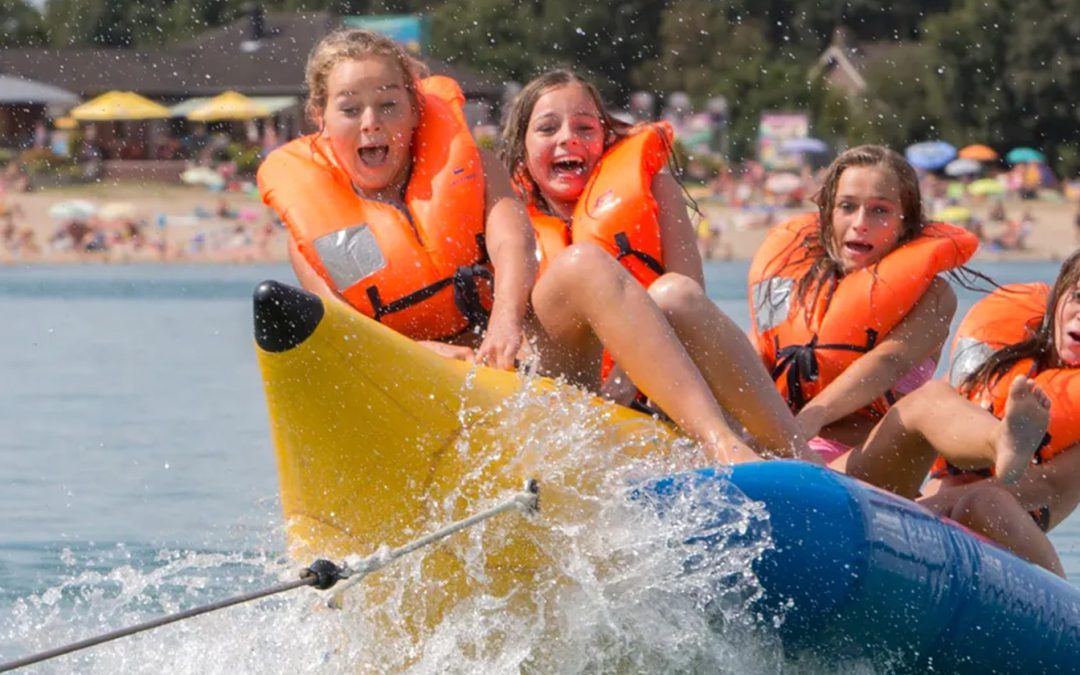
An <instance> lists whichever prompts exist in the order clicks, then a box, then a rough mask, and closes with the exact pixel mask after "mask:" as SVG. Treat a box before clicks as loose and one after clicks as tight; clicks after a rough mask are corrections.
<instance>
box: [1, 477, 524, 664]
mask: <svg viewBox="0 0 1080 675" xmlns="http://www.w3.org/2000/svg"><path fill="white" fill-rule="evenodd" d="M539 493H540V488H539V484H538V483H537V482H536V481H535V480H532V479H530V480H528V481H527V482H526V484H525V489H524V491H523V492H520V493H518V494H515V495H514V496H512V497H510V498H509V499H507V500H506V501H504V502H502V503H500V504H497V505H496V506H493V507H491V508H490V509H487V510H485V511H481V512H479V513H476V514H473V515H471V516H469V517H468V518H464V519H462V520H458V521H455V522H453V523H450V524H449V525H447V526H446V527H443V528H442V529H439V530H436V531H434V532H432V533H430V534H427V535H424V536H423V537H420V538H419V539H416V540H414V541H411V542H409V543H408V544H405V545H404V546H401V547H399V548H396V549H393V550H387V549H386V547H385V546H381V547H379V549H377V550H376V551H375V553H373V554H371V555H370V556H367V557H361V556H348V557H346V558H345V562H344V563H342V564H341V565H340V566H338V565H336V564H334V563H333V562H331V561H329V560H316V561H315V562H313V563H312V564H311V565H310V566H309V567H306V568H304V569H303V570H301V572H300V578H299V579H297V580H296V581H287V582H285V583H281V584H278V585H276V586H271V587H269V588H264V589H262V590H258V591H252V592H251V593H245V594H243V595H237V596H234V597H232V598H226V599H224V600H219V601H217V602H212V603H210V604H208V605H201V606H199V607H192V608H191V609H187V610H184V611H182V612H177V613H175V614H169V615H167V616H163V617H159V618H157V619H152V620H150V621H146V622H143V623H140V624H136V625H134V626H128V627H127V628H121V629H119V630H114V631H111V632H109V633H104V634H102V635H98V636H96V637H92V638H87V639H85V640H79V641H78V642H72V643H70V644H66V645H63V646H61V647H55V648H53V649H49V650H46V651H43V652H38V653H37V654H31V655H29V656H25V657H23V658H21V659H16V660H14V661H8V662H7V663H0V673H4V672H8V671H11V670H15V669H17V668H23V667H26V666H29V665H32V664H35V663H41V662H42V661H48V660H50V659H55V658H57V657H60V656H64V655H66V654H70V653H72V652H77V651H79V650H82V649H87V648H88V647H94V646H97V645H100V644H104V643H106V642H111V641H113V640H118V639H120V638H122V637H127V636H129V635H134V634H136V633H141V632H143V631H147V630H150V629H152V628H158V627H160V626H165V625H168V624H170V623H175V622H177V621H182V620H184V619H190V618H191V617H193V616H199V615H200V614H208V613H210V612H214V611H217V610H219V609H224V608H226V607H232V606H233V605H239V604H241V603H245V602H250V601H252V600H258V599H260V598H265V597H268V596H271V595H276V594H278V593H284V592H286V591H291V590H293V589H294V588H301V587H304V586H313V587H315V588H317V589H319V590H323V591H324V590H327V589H329V588H332V587H333V586H334V585H335V584H336V583H337V582H339V581H342V580H344V579H349V578H351V579H352V581H350V582H349V583H348V584H346V585H344V586H343V587H342V588H341V589H339V590H338V591H337V592H336V593H335V594H334V595H333V596H332V597H331V598H330V600H329V601H327V605H328V606H330V607H334V608H340V607H341V605H342V596H343V594H344V592H345V591H347V590H348V589H349V588H351V587H352V586H354V585H355V584H357V583H358V582H359V581H360V580H361V579H363V578H364V577H366V576H367V575H369V574H371V573H372V572H376V571H378V570H380V569H382V568H383V567H385V566H386V565H388V564H389V563H391V562H393V561H394V560H397V559H398V558H400V557H402V556H405V555H408V554H409V553H412V552H413V551H416V550H417V549H420V548H423V547H425V546H428V545H430V544H434V543H435V542H438V541H441V540H443V539H445V538H447V537H449V536H450V535H452V534H454V533H456V532H460V531H461V530H464V529H467V528H469V527H472V526H474V525H477V524H479V523H482V522H483V521H485V520H488V519H490V518H494V517H495V516H498V515H501V514H503V513H506V512H508V511H518V512H520V513H525V514H531V513H535V512H536V511H538V510H539V508H540V502H539V496H540V495H539Z"/></svg>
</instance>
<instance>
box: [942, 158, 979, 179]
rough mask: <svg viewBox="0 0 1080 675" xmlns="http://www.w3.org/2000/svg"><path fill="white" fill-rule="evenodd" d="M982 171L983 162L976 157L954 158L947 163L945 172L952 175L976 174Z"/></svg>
mask: <svg viewBox="0 0 1080 675" xmlns="http://www.w3.org/2000/svg"><path fill="white" fill-rule="evenodd" d="M980 171H982V164H980V163H979V162H978V161H976V160H974V159H964V158H963V157H961V158H960V159H954V160H953V161H951V162H949V163H948V164H946V165H945V173H946V174H948V175H950V176H974V175H975V174H977V173H979V172H980Z"/></svg>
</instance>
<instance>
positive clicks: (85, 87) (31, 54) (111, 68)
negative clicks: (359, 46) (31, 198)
mask: <svg viewBox="0 0 1080 675" xmlns="http://www.w3.org/2000/svg"><path fill="white" fill-rule="evenodd" d="M340 25H341V17H340V16H338V15H336V14H333V13H330V12H308V13H300V14H295V13H275V14H267V15H265V16H263V14H262V12H258V11H257V12H255V13H252V14H251V15H250V16H245V17H241V18H239V19H237V20H235V21H233V22H232V23H230V24H227V25H224V26H220V27H217V28H213V29H211V30H208V31H206V32H204V33H201V34H200V35H198V36H196V37H195V38H193V39H192V40H190V41H188V42H185V43H181V44H178V45H174V46H171V47H169V48H167V49H154V50H146V49H117V48H96V49H92V48H70V49H54V48H34V49H31V48H21V49H0V74H5V75H10V76H15V77H19V78H23V79H29V80H36V81H38V82H43V83H46V84H49V85H53V86H55V87H60V88H62V89H66V90H68V91H71V92H75V93H76V94H78V95H80V96H82V97H83V98H91V97H93V96H97V95H99V94H102V93H104V92H106V91H110V90H113V89H119V90H124V91H135V92H138V93H139V94H142V95H143V96H146V97H149V98H153V99H157V100H159V101H161V102H163V103H166V104H170V103H177V102H179V101H182V100H184V99H188V98H191V97H196V96H212V95H215V94H220V93H221V92H223V91H225V90H228V89H232V90H235V91H238V92H240V93H242V94H245V95H248V96H294V97H297V99H298V100H301V99H302V97H303V96H304V95H305V93H306V88H305V86H304V64H305V63H306V61H307V56H308V53H309V52H310V51H311V48H312V47H313V46H314V45H315V43H316V42H317V41H318V40H319V38H321V37H322V36H323V35H325V34H326V33H328V32H329V31H331V30H333V29H334V28H336V27H338V26H340ZM424 62H425V63H426V64H427V65H428V66H429V68H430V69H431V71H432V73H433V74H436V75H448V76H450V77H453V78H454V79H455V80H457V81H458V83H460V84H461V87H462V89H463V90H464V92H465V95H466V97H467V98H468V99H470V107H469V111H468V112H469V115H470V118H471V121H472V122H473V123H481V122H486V121H488V120H487V119H485V118H486V117H489V116H490V114H491V112H490V111H491V110H494V108H495V107H496V105H497V103H498V101H499V100H500V97H501V94H502V91H503V83H501V82H493V81H490V80H485V79H483V78H481V77H479V76H478V75H476V74H475V73H473V72H471V71H469V70H468V69H465V68H462V67H460V66H454V65H450V64H447V63H443V62H441V61H438V60H435V59H430V58H425V59H424ZM5 135H7V136H10V133H6V132H5V131H4V130H2V129H0V145H2V144H3V143H4V136H5Z"/></svg>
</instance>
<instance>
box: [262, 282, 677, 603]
mask: <svg viewBox="0 0 1080 675" xmlns="http://www.w3.org/2000/svg"><path fill="white" fill-rule="evenodd" d="M255 338H256V339H255V341H256V350H257V353H258V360H259V365H260V368H261V371H262V375H263V381H264V385H265V391H266V399H267V405H268V407H269V419H270V427H271V432H272V436H273V442H274V446H275V448H276V453H277V461H278V470H279V475H280V483H281V503H282V509H283V511H284V515H285V519H286V522H287V537H288V545H289V551H290V555H291V556H292V557H294V558H295V559H296V560H298V561H307V562H310V560H311V559H312V558H314V557H315V556H326V557H330V558H331V559H335V560H340V559H342V558H343V557H344V556H347V555H370V554H372V553H374V552H375V551H376V550H377V549H378V548H379V547H380V546H387V547H390V548H394V547H397V546H400V545H402V544H404V543H406V542H408V541H410V540H412V539H414V538H416V537H418V536H421V535H423V534H425V533H427V532H430V531H432V530H435V529H437V528H439V527H441V526H442V525H444V524H445V523H447V522H449V521H450V520H454V519H459V518H461V517H464V516H467V515H469V514H471V513H475V512H476V511H477V510H479V509H482V508H486V507H488V506H491V505H492V504H494V503H496V502H498V501H499V500H502V499H505V498H506V497H507V496H509V495H511V494H512V493H515V492H520V490H521V489H522V485H523V484H524V482H525V481H526V480H527V479H538V480H539V482H540V484H541V488H540V490H541V492H540V494H541V496H540V500H541V504H542V507H541V508H542V512H543V516H544V519H545V520H551V519H555V520H556V521H560V522H569V521H580V520H582V519H584V518H586V516H587V513H588V511H589V510H590V509H591V508H593V506H592V504H593V500H595V498H596V496H597V494H598V492H599V491H601V490H603V489H604V485H603V484H602V481H603V478H602V477H603V476H605V475H610V474H611V472H610V471H608V470H606V469H610V468H611V467H612V466H613V465H616V464H618V463H619V462H625V461H628V460H633V459H634V458H641V457H645V456H657V457H660V456H663V455H665V454H666V453H665V452H664V449H665V448H668V447H670V446H671V444H672V441H673V440H674V435H673V434H672V432H671V431H670V430H669V429H668V428H667V427H666V426H665V425H663V424H661V423H658V422H657V421H655V420H654V419H653V418H651V417H649V416H647V415H643V414H641V413H638V412H635V411H632V410H629V409H627V408H623V407H620V406H616V405H613V404H610V403H605V402H603V401H601V400H600V399H597V398H595V397H592V396H589V395H586V394H584V393H582V392H578V391H576V390H574V389H573V388H571V387H565V386H564V387H556V385H555V384H554V383H553V382H551V381H550V380H547V379H544V378H536V379H534V380H532V381H529V382H526V381H523V379H522V378H521V377H520V376H519V375H518V374H516V373H511V372H503V371H497V370H494V369H490V368H484V367H474V366H470V365H469V364H467V363H464V362H461V361H454V360H450V359H446V358H443V357H440V356H437V355H436V354H434V353H432V352H431V351H429V350H427V349H425V348H424V347H421V346H419V345H417V344H415V343H413V342H412V341H410V340H408V339H406V338H404V337H402V336H401V335H400V334H398V333H396V332H394V331H393V330H390V329H389V328H386V327H385V326H382V325H381V324H379V323H377V322H375V321H373V320H371V319H368V318H367V317H365V316H363V315H361V314H359V313H358V312H356V311H355V310H353V309H352V308H350V307H348V306H347V305H345V304H344V303H341V302H337V301H333V300H327V301H324V300H322V299H320V298H318V297H317V296H315V295H312V294H310V293H307V292H305V291H302V290H299V289H296V288H293V287H291V286H287V285H284V284H280V283H277V282H273V281H268V282H265V283H263V284H262V285H260V286H259V288H258V289H257V290H256V293H255ZM515 396H517V397H522V396H524V397H527V398H528V399H529V401H530V403H529V404H528V405H504V403H506V402H507V400H508V399H510V398H512V397H515ZM545 396H548V397H551V398H550V402H548V403H545ZM554 405H558V406H563V407H566V406H577V409H578V411H579V412H581V413H585V414H584V416H585V417H588V418H591V419H592V422H591V423H580V420H579V422H578V423H576V424H574V425H572V427H570V426H568V425H567V424H566V420H565V419H562V420H560V418H559V416H557V415H552V410H551V406H554ZM568 430H569V433H567V432H568ZM590 448H593V449H595V448H602V449H603V452H601V453H598V452H593V451H590V450H589V449H590ZM575 453H581V456H580V457H578V456H575ZM689 454H690V453H687V455H689ZM688 464H689V463H687V465H688ZM666 468H668V469H675V468H678V467H676V466H674V465H669V466H667V467H666ZM510 518H511V519H513V520H514V521H515V522H514V523H513V524H512V525H506V526H505V527H503V528H497V532H495V533H493V534H492V536H491V537H489V539H490V541H488V540H485V542H484V546H483V549H484V556H483V557H484V560H483V562H482V570H481V571H479V572H478V571H477V570H473V571H472V572H471V573H470V574H465V573H464V572H463V571H462V565H463V562H462V561H461V560H460V557H459V556H455V555H451V554H448V553H446V552H442V553H440V552H439V551H432V552H431V553H429V554H428V556H427V560H426V564H427V565H428V567H427V569H426V572H425V573H426V574H427V575H429V576H430V578H432V579H434V580H436V581H437V582H438V583H436V584H434V586H435V587H437V589H438V592H445V593H446V596H447V598H450V597H457V595H458V593H460V592H463V591H464V590H465V587H466V586H468V585H469V583H470V581H469V579H470V578H472V579H473V580H475V579H476V578H483V579H484V582H485V584H486V585H487V588H488V589H489V590H490V591H492V592H495V593H499V592H500V589H506V588H508V586H507V584H512V583H515V582H517V581H521V580H522V579H523V578H524V577H525V576H527V575H528V574H529V573H530V571H531V570H533V569H535V568H536V566H537V565H540V564H542V561H543V559H544V555H543V553H542V552H541V551H540V550H539V548H542V547H543V543H542V539H543V535H544V532H545V528H544V527H540V526H539V525H538V524H536V523H530V522H528V521H527V520H526V519H524V518H514V517H510ZM538 541H539V542H540V544H539V548H538ZM430 591H431V589H428V592H427V595H428V596H429V597H428V599H427V601H426V604H428V605H429V607H428V610H435V614H436V615H437V614H438V606H440V605H441V604H442V603H441V601H433V600H432V598H431V597H430V595H431V592H430ZM429 615H430V611H429ZM432 618H435V617H434V616H432Z"/></svg>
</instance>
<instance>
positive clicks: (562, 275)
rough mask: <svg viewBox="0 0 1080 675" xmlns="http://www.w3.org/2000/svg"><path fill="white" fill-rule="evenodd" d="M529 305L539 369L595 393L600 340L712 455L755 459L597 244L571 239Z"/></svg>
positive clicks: (673, 340)
mask: <svg viewBox="0 0 1080 675" xmlns="http://www.w3.org/2000/svg"><path fill="white" fill-rule="evenodd" d="M532 303H533V309H534V311H535V312H536V317H537V319H538V320H539V322H540V324H541V326H542V327H543V334H544V335H542V336H541V339H540V340H539V345H538V347H539V350H540V359H541V363H543V364H544V365H545V368H547V369H549V370H554V371H557V372H560V373H562V374H564V375H566V376H567V377H569V378H571V379H572V380H574V381H575V382H577V383H579V384H584V385H585V386H589V387H590V388H593V389H594V390H596V389H597V388H598V387H597V385H598V375H599V354H600V344H601V343H602V344H603V345H604V346H606V347H607V349H608V350H609V351H610V352H611V354H612V356H613V357H614V358H615V360H616V361H617V362H618V363H619V364H621V365H622V367H623V368H624V369H625V370H626V372H627V373H628V374H629V375H630V377H631V378H632V379H633V381H634V382H635V383H636V384H637V386H639V387H640V388H641V390H642V391H643V392H645V393H646V395H648V396H649V397H650V398H651V399H653V400H654V401H656V402H657V404H658V405H660V406H661V407H662V408H663V409H664V411H665V412H667V413H668V414H669V415H671V418H672V419H673V420H675V422H676V423H677V424H678V425H679V426H680V427H682V428H683V429H684V430H685V431H686V432H687V433H688V434H689V435H690V436H692V437H693V438H694V439H695V440H697V441H699V442H700V443H702V444H703V445H704V446H705V449H706V451H707V452H708V453H709V454H710V456H711V458H712V459H714V460H716V461H719V462H723V463H732V462H742V461H753V460H757V459H760V458H759V457H758V456H757V455H756V454H754V452H753V451H752V450H750V448H748V447H746V445H745V444H743V443H742V441H741V440H740V439H739V437H738V435H737V434H735V432H734V431H733V430H732V429H731V427H729V426H728V424H727V422H725V421H724V415H723V411H722V410H721V408H720V405H719V404H718V403H717V402H716V399H715V398H713V395H712V392H711V391H710V390H709V387H708V385H707V384H706V383H705V380H704V378H703V377H702V376H701V373H700V372H699V371H698V369H697V367H696V366H695V365H694V362H693V361H692V360H691V359H690V356H689V355H688V354H687V353H686V350H685V349H684V348H683V346H682V344H681V343H680V342H679V339H678V336H676V335H675V331H674V330H673V329H672V328H671V326H670V325H669V324H668V322H667V321H666V320H665V319H664V315H663V313H662V312H661V311H660V308H659V307H657V306H656V303H655V302H653V301H652V299H651V298H649V295H648V293H646V292H645V289H643V288H642V287H641V285H640V284H638V283H637V281H635V280H634V278H633V277H631V276H630V274H629V273H628V272H627V271H626V270H625V269H624V268H623V267H622V265H620V264H619V263H618V262H617V261H616V260H615V259H614V258H612V257H611V256H610V255H608V254H607V253H606V252H604V251H603V250H602V249H600V248H599V247H597V246H594V245H589V244H577V245H574V246H571V247H570V248H568V249H567V250H565V251H563V252H562V253H561V254H559V257H558V258H556V259H555V260H554V261H553V262H552V264H551V265H550V267H548V269H547V271H546V272H545V273H544V276H543V277H541V279H540V281H539V282H538V283H537V284H536V287H535V288H534V289H533V293H532Z"/></svg>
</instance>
